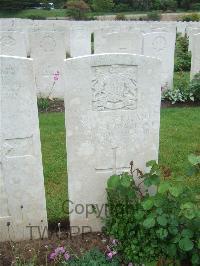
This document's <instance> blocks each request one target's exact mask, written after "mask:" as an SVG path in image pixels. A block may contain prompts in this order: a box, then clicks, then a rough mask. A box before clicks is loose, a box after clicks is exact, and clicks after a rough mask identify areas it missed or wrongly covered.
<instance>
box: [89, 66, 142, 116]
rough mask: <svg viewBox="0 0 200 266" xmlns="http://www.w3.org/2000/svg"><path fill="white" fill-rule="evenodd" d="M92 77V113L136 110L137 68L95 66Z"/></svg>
mask: <svg viewBox="0 0 200 266" xmlns="http://www.w3.org/2000/svg"><path fill="white" fill-rule="evenodd" d="M93 76H94V79H93V80H92V93H93V99H92V106H93V110H94V111H109V110H134V109H136V108H137V66H127V65H110V66H95V67H93Z"/></svg>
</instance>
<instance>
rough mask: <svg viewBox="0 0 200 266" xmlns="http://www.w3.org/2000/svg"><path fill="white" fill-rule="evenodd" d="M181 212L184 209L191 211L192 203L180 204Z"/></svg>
mask: <svg viewBox="0 0 200 266" xmlns="http://www.w3.org/2000/svg"><path fill="white" fill-rule="evenodd" d="M180 208H181V210H184V209H193V208H194V204H193V203H192V202H186V203H184V204H181V207H180Z"/></svg>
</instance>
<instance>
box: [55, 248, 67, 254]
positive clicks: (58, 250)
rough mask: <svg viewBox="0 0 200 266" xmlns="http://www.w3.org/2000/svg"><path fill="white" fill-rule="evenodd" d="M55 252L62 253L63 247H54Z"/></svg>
mask: <svg viewBox="0 0 200 266" xmlns="http://www.w3.org/2000/svg"><path fill="white" fill-rule="evenodd" d="M55 253H56V255H58V254H64V253H65V249H64V247H58V248H56V249H55Z"/></svg>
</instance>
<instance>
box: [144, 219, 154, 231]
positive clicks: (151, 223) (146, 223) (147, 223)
mask: <svg viewBox="0 0 200 266" xmlns="http://www.w3.org/2000/svg"><path fill="white" fill-rule="evenodd" d="M154 225H155V219H154V218H153V217H148V218H147V219H145V220H144V222H143V226H144V227H145V228H148V229H149V228H152V227H154Z"/></svg>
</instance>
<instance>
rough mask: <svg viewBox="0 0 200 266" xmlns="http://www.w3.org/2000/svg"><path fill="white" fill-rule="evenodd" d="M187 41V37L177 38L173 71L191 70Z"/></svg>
mask: <svg viewBox="0 0 200 266" xmlns="http://www.w3.org/2000/svg"><path fill="white" fill-rule="evenodd" d="M188 45H189V41H188V39H187V37H182V36H180V35H178V36H177V39H176V50H175V65H174V70H175V71H176V72H179V71H190V68H191V53H190V52H188Z"/></svg>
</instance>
